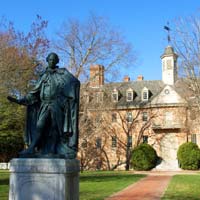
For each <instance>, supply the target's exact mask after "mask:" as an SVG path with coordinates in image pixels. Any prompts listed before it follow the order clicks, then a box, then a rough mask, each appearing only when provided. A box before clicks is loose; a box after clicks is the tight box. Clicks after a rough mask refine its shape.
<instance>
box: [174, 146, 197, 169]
mask: <svg viewBox="0 0 200 200" xmlns="http://www.w3.org/2000/svg"><path fill="white" fill-rule="evenodd" d="M177 157H178V162H179V166H180V168H182V169H188V170H197V169H199V167H200V149H199V147H198V146H197V144H194V143H192V142H187V143H184V144H182V145H181V146H180V147H179V149H178V152H177Z"/></svg>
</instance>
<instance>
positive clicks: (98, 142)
mask: <svg viewBox="0 0 200 200" xmlns="http://www.w3.org/2000/svg"><path fill="white" fill-rule="evenodd" d="M96 148H98V149H100V148H101V138H97V139H96Z"/></svg>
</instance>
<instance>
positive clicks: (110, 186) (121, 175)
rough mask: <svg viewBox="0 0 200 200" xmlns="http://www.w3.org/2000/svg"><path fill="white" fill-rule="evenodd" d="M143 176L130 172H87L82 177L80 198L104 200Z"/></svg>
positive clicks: (84, 199)
mask: <svg viewBox="0 0 200 200" xmlns="http://www.w3.org/2000/svg"><path fill="white" fill-rule="evenodd" d="M143 177H144V175H136V174H131V173H128V172H96V173H89V174H88V173H85V174H83V175H81V177H80V199H81V200H103V199H104V198H105V197H108V196H110V195H111V194H113V193H115V192H117V191H120V190H122V189H123V188H125V187H127V186H128V185H130V184H132V183H134V182H136V181H138V180H139V179H141V178H143Z"/></svg>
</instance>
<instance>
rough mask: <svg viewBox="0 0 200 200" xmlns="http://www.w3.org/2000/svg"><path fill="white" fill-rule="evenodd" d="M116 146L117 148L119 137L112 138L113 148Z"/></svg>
mask: <svg viewBox="0 0 200 200" xmlns="http://www.w3.org/2000/svg"><path fill="white" fill-rule="evenodd" d="M116 146H117V137H116V136H112V147H116Z"/></svg>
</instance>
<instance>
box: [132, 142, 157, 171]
mask: <svg viewBox="0 0 200 200" xmlns="http://www.w3.org/2000/svg"><path fill="white" fill-rule="evenodd" d="M157 160H158V156H157V153H156V151H155V150H154V149H153V147H151V146H150V145H149V144H140V145H139V146H137V147H136V148H135V149H134V150H133V152H132V159H131V162H132V166H133V168H134V169H135V170H150V169H152V168H154V167H155V166H156V163H157Z"/></svg>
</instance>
